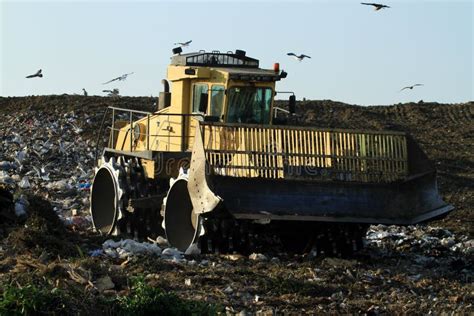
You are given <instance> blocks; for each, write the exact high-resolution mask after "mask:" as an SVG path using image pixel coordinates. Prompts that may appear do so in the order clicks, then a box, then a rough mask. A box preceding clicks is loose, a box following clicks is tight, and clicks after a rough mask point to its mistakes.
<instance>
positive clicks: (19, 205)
mask: <svg viewBox="0 0 474 316" xmlns="http://www.w3.org/2000/svg"><path fill="white" fill-rule="evenodd" d="M27 207H28V200H27V199H26V198H25V197H24V196H23V195H22V196H21V197H20V198H19V199H18V200H17V201H16V202H15V215H16V216H18V217H23V216H26V214H27Z"/></svg>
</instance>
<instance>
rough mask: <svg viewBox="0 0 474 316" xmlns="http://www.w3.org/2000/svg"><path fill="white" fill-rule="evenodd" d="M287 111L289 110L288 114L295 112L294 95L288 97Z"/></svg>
mask: <svg viewBox="0 0 474 316" xmlns="http://www.w3.org/2000/svg"><path fill="white" fill-rule="evenodd" d="M288 109H289V110H290V114H295V112H296V97H295V95H294V94H293V95H290V98H289V99H288Z"/></svg>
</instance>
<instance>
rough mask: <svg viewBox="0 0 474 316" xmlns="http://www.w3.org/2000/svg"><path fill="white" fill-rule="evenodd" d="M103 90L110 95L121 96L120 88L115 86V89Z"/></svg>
mask: <svg viewBox="0 0 474 316" xmlns="http://www.w3.org/2000/svg"><path fill="white" fill-rule="evenodd" d="M102 92H106V93H108V95H107V96H108V97H117V96H119V89H117V88H114V89H113V90H102Z"/></svg>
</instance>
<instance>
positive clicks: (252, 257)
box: [249, 253, 268, 261]
mask: <svg viewBox="0 0 474 316" xmlns="http://www.w3.org/2000/svg"><path fill="white" fill-rule="evenodd" d="M249 259H250V260H253V261H267V260H268V258H267V257H266V256H265V255H264V254H261V253H252V254H251V255H250V256H249Z"/></svg>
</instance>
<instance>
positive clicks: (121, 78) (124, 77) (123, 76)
mask: <svg viewBox="0 0 474 316" xmlns="http://www.w3.org/2000/svg"><path fill="white" fill-rule="evenodd" d="M131 74H133V72H131V73H128V74H123V75H121V76H120V77H117V78H114V79H112V80H109V81H107V82H104V83H103V84H108V83H111V82H113V81H117V80H119V81H123V80H125V79H127V77H128V76H130V75H131Z"/></svg>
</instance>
